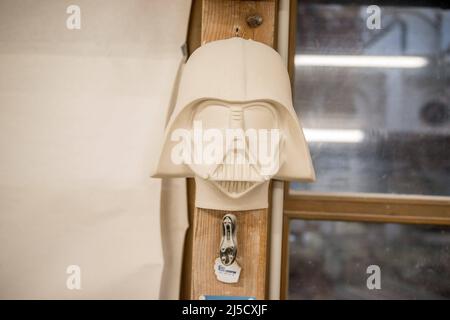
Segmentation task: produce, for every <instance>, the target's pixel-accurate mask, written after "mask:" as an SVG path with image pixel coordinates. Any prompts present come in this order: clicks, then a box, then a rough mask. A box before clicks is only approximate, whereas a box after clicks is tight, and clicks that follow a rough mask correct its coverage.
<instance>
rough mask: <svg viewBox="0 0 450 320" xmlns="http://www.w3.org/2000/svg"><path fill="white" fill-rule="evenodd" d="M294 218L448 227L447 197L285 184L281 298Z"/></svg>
mask: <svg viewBox="0 0 450 320" xmlns="http://www.w3.org/2000/svg"><path fill="white" fill-rule="evenodd" d="M297 2H298V0H291V1H290V13H289V14H290V24H289V59H288V69H289V73H290V77H291V83H292V90H295V87H294V85H293V84H294V76H295V67H294V57H295V47H296V45H295V39H296V32H297V23H296V21H297ZM293 219H302V220H326V221H347V222H375V223H402V224H422V225H448V226H450V197H447V196H427V195H401V194H380V193H338V192H331V193H330V192H311V191H290V183H289V182H285V185H284V201H283V231H282V232H283V233H282V254H281V259H282V261H281V286H280V291H281V292H280V298H281V299H286V298H287V297H288V285H289V283H288V282H289V229H290V222H291V220H293Z"/></svg>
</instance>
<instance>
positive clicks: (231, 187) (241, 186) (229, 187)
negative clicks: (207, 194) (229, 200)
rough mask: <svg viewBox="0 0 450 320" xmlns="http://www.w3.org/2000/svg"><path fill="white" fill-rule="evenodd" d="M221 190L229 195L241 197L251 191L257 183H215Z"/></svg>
mask: <svg viewBox="0 0 450 320" xmlns="http://www.w3.org/2000/svg"><path fill="white" fill-rule="evenodd" d="M214 182H215V183H216V185H217V186H219V188H221V189H222V190H223V191H225V192H226V193H229V194H233V195H240V194H243V193H244V192H246V191H247V190H250V189H251V188H253V187H254V186H255V185H257V183H256V182H253V181H214Z"/></svg>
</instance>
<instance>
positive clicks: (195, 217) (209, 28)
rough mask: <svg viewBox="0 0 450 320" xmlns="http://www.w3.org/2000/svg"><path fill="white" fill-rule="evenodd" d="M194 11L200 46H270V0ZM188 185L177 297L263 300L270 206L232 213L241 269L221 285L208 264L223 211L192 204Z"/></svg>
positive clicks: (220, 1)
mask: <svg viewBox="0 0 450 320" xmlns="http://www.w3.org/2000/svg"><path fill="white" fill-rule="evenodd" d="M199 2H201V4H200V3H199ZM199 10H201V33H200V42H201V44H205V43H207V42H210V41H214V40H220V39H227V38H231V37H235V36H239V37H243V38H245V39H252V40H255V41H260V42H263V43H265V44H267V45H269V46H271V47H275V43H276V32H275V31H276V18H277V1H276V0H260V1H239V0H195V1H194V2H193V9H192V13H191V19H192V17H194V16H195V17H198V15H199ZM250 15H259V16H261V18H262V24H261V25H259V26H257V27H253V28H252V27H250V26H249V25H248V24H247V18H248V17H249V16H250ZM191 25H192V26H198V21H195V22H192V21H191ZM198 35H199V31H198V28H191V30H190V36H189V39H190V40H189V47H190V50H189V51H190V52H192V51H193V50H192V49H193V48H195V47H197V46H198V43H196V42H195V40H196V39H198ZM192 39H194V41H192ZM194 188H195V182H194V181H193V179H189V184H188V189H189V191H188V192H189V198H190V208H191V209H190V226H191V227H190V229H189V231H188V235H187V238H186V246H185V260H184V268H183V272H184V275H183V283H182V294H181V297H182V298H185V299H198V298H199V297H200V296H201V295H220V296H230V295H231V296H248V297H255V298H257V299H264V298H267V290H268V287H267V284H268V262H269V252H268V248H269V246H268V241H269V236H268V235H269V231H270V226H269V222H270V217H269V212H270V210H269V209H260V210H249V211H239V212H233V213H234V214H235V215H236V217H237V225H238V229H237V242H238V256H237V261H238V263H239V265H240V266H241V267H242V271H241V276H240V279H239V282H238V283H236V284H226V283H222V282H220V281H218V280H217V279H216V277H215V274H214V269H213V266H214V261H215V259H216V258H217V257H218V255H219V245H220V238H221V221H222V217H223V216H224V215H225V214H226V213H229V212H228V211H218V210H207V209H202V208H195V207H194V205H193V204H194V201H195V191H194ZM269 190H270V191H269V195H268V197H269V199H271V197H270V192H271V188H270V189H269ZM269 203H270V201H269Z"/></svg>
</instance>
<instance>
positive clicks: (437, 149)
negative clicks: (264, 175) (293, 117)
mask: <svg viewBox="0 0 450 320" xmlns="http://www.w3.org/2000/svg"><path fill="white" fill-rule="evenodd" d="M318 2H319V1H313V0H309V1H303V0H302V1H299V3H298V17H297V21H298V26H297V39H296V41H297V47H296V58H295V66H296V67H295V86H294V93H295V99H294V104H295V108H296V111H297V113H298V114H299V115H300V118H301V122H302V125H303V127H304V129H305V135H306V138H307V140H308V142H309V146H310V149H311V156H312V158H313V163H314V166H315V169H316V175H317V181H316V182H315V183H310V184H299V183H292V184H291V190H312V191H320V192H375V193H398V194H424V195H444V196H448V195H450V32H448V31H449V30H450V10H443V9H439V8H431V7H430V8H426V7H407V6H404V7H392V6H381V7H380V8H381V25H380V26H381V29H369V28H368V27H367V23H368V17H369V14H368V13H367V11H366V10H367V6H362V5H352V4H351V2H348V1H346V2H345V3H346V4H345V5H344V4H343V5H337V4H318ZM337 2H339V1H337Z"/></svg>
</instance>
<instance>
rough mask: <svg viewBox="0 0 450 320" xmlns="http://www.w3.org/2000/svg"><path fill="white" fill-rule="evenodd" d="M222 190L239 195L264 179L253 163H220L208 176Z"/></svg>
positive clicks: (232, 194)
mask: <svg viewBox="0 0 450 320" xmlns="http://www.w3.org/2000/svg"><path fill="white" fill-rule="evenodd" d="M210 180H212V181H213V182H214V183H215V184H216V185H217V186H218V187H219V188H220V189H221V190H222V191H223V192H225V193H226V194H229V195H231V196H235V197H239V196H240V195H243V194H244V193H245V192H247V191H250V190H251V189H252V188H254V187H255V186H256V185H258V184H260V183H261V182H263V181H264V179H263V178H262V177H261V176H260V175H259V174H258V172H257V171H256V169H255V168H254V167H253V165H250V164H221V165H219V166H217V168H216V170H214V172H213V174H212V175H211V177H210Z"/></svg>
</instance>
